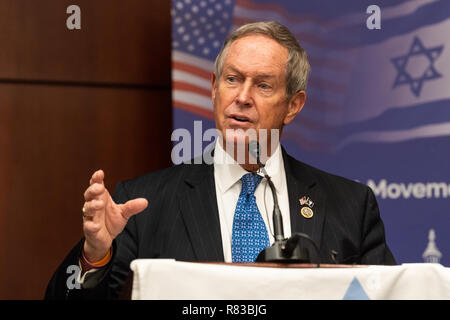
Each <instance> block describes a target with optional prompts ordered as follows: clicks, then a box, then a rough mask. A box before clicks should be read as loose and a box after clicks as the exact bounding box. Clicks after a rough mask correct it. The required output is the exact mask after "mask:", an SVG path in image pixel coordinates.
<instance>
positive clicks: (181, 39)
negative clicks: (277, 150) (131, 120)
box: [171, 0, 351, 147]
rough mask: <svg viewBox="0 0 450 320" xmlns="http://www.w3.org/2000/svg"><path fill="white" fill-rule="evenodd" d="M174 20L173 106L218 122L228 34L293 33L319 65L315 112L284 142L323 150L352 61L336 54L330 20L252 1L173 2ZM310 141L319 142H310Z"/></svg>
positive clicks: (313, 80)
mask: <svg viewBox="0 0 450 320" xmlns="http://www.w3.org/2000/svg"><path fill="white" fill-rule="evenodd" d="M171 15H172V88H173V89H172V90H173V91H172V98H173V99H172V100H173V106H174V108H178V109H182V110H185V111H188V112H191V113H194V114H197V115H199V116H201V117H205V118H209V119H212V117H213V114H212V103H211V91H210V90H211V72H212V71H213V68H214V60H215V57H216V55H217V53H218V52H219V51H220V48H221V46H222V43H223V41H224V40H225V38H226V36H227V34H228V33H229V32H230V31H232V30H233V29H235V28H237V27H239V26H241V25H243V24H245V23H249V22H254V21H263V20H276V21H278V22H280V23H282V24H284V25H286V26H287V27H288V28H290V30H291V31H293V33H294V34H295V36H296V37H297V38H298V39H299V41H300V43H301V45H302V46H303V47H304V48H305V49H306V50H307V52H308V53H309V54H310V62H311V64H312V65H313V66H314V67H313V68H314V71H313V73H312V75H311V77H310V79H309V84H308V104H309V105H314V106H315V109H313V110H308V108H306V109H305V110H304V111H302V117H299V118H298V119H297V120H296V123H295V124H294V125H295V127H296V128H297V130H296V132H293V133H291V132H287V133H286V134H285V137H286V136H287V137H288V138H289V136H290V137H291V138H292V139H294V140H297V141H298V142H299V143H300V144H301V145H302V146H304V147H308V146H313V145H315V146H318V143H320V142H319V140H320V138H321V136H324V135H326V134H324V132H325V131H326V130H327V128H326V125H325V122H324V119H325V117H324V114H326V112H328V111H332V110H336V109H338V106H337V101H338V100H339V99H342V92H344V91H345V80H344V78H345V75H344V74H343V73H348V70H349V62H350V60H351V58H350V57H345V56H342V54H340V53H335V51H333V50H334V49H335V48H337V47H338V44H337V43H335V42H334V41H333V40H332V39H331V38H330V37H327V36H326V33H327V28H329V27H330V26H331V23H330V21H328V20H326V19H324V18H321V17H319V16H317V15H312V14H311V15H308V14H295V13H294V14H293V13H291V12H289V10H288V9H286V8H284V7H283V6H281V5H277V4H275V3H270V2H269V3H267V2H256V1H251V0H237V1H233V0H199V1H194V0H173V1H172V9H171ZM311 53H314V54H313V55H311ZM330 73H331V74H333V73H334V74H335V75H337V74H339V81H333V80H332V79H331V78H330V77H329V74H330ZM324 112H325V113H324ZM298 130H300V131H302V133H301V134H299V132H298ZM294 131H295V129H294ZM311 137H314V138H313V139H315V141H310V140H311ZM322 143H324V142H322ZM322 147H323V146H322ZM325 147H328V146H325Z"/></svg>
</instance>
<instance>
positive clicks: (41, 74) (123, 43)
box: [0, 0, 171, 86]
mask: <svg viewBox="0 0 450 320" xmlns="http://www.w3.org/2000/svg"><path fill="white" fill-rule="evenodd" d="M72 4H76V5H78V6H79V7H80V8H81V30H68V29H67V27H66V19H67V17H69V15H68V14H67V13H66V8H67V7H68V6H69V5H72ZM169 6H170V1H161V0H126V1H123V0H95V1H92V0H77V1H72V0H70V1H69V0H57V1H55V0H39V1H30V0H1V1H0V48H1V49H0V79H26V80H30V79H33V80H52V81H55V80H56V81H75V82H102V83H104V82H106V83H128V84H130V83H131V84H138V85H156V86H161V85H165V86H170V23H171V21H170V16H169V10H170V9H169ZM155 57H158V59H157V60H155Z"/></svg>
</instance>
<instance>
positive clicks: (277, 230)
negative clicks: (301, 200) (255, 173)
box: [248, 140, 284, 241]
mask: <svg viewBox="0 0 450 320" xmlns="http://www.w3.org/2000/svg"><path fill="white" fill-rule="evenodd" d="M248 152H249V153H250V154H251V156H252V157H253V158H255V159H256V163H257V165H258V170H259V171H260V172H262V174H263V175H264V178H266V179H267V183H268V184H269V187H270V190H271V191H272V197H273V216H272V219H273V229H274V237H275V241H281V240H284V231H283V217H282V216H281V211H280V207H279V205H278V197H277V192H276V189H275V186H274V185H273V182H272V179H270V176H269V175H268V174H267V171H266V169H264V164H262V163H261V148H260V146H259V143H258V141H256V140H252V141H250V142H249V143H248Z"/></svg>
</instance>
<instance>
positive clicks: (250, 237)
mask: <svg viewBox="0 0 450 320" xmlns="http://www.w3.org/2000/svg"><path fill="white" fill-rule="evenodd" d="M261 179H262V177H261V176H258V175H256V174H253V173H247V174H245V175H243V176H242V178H241V181H242V189H241V193H240V194H239V199H238V201H237V204H236V211H235V212H234V220H233V235H232V240H231V253H232V260H233V262H254V261H255V259H256V257H257V256H258V254H259V253H260V252H261V251H262V250H263V249H264V248H266V247H268V246H269V244H270V242H269V235H268V233H267V229H266V225H265V223H264V220H263V219H262V217H261V213H260V212H259V210H258V206H257V205H256V198H255V195H254V192H255V190H256V187H257V186H258V184H259V183H260V182H261Z"/></svg>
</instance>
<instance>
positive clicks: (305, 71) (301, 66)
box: [214, 21, 311, 99]
mask: <svg viewBox="0 0 450 320" xmlns="http://www.w3.org/2000/svg"><path fill="white" fill-rule="evenodd" d="M252 34H262V35H265V36H268V37H270V38H272V39H273V40H275V41H277V42H278V43H279V44H280V45H282V46H283V47H285V48H286V49H287V50H288V58H287V62H286V97H287V99H290V98H291V97H292V95H294V93H296V92H298V91H300V90H306V84H307V82H308V75H309V71H310V69H311V67H310V65H309V62H308V57H307V55H306V51H305V50H304V49H303V48H302V47H301V46H300V44H299V43H298V42H297V39H295V37H294V36H293V35H292V33H291V32H290V31H289V29H288V28H286V27H285V26H283V25H282V24H280V23H278V22H276V21H264V22H255V23H249V24H245V25H243V26H241V27H239V28H238V29H236V30H235V31H233V32H232V33H231V34H230V35H229V36H228V37H227V39H226V40H225V42H224V44H223V46H222V49H221V50H220V52H219V54H218V55H217V58H216V61H215V63H214V68H215V73H216V77H217V78H219V77H220V75H221V73H222V68H223V62H224V60H225V57H226V55H227V52H228V49H229V48H230V46H231V44H232V43H233V42H234V41H236V40H238V39H239V38H242V37H245V36H248V35H252Z"/></svg>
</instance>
